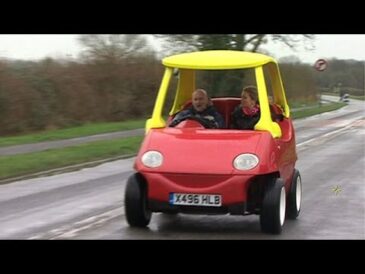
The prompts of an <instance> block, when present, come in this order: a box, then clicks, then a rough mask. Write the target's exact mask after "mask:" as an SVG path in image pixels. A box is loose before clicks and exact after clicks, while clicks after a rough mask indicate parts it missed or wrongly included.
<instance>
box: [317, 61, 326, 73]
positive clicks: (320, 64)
mask: <svg viewBox="0 0 365 274" xmlns="http://www.w3.org/2000/svg"><path fill="white" fill-rule="evenodd" d="M314 67H315V68H316V70H318V71H324V70H325V69H326V68H327V61H326V60H324V59H318V60H317V61H316V62H315V64H314Z"/></svg>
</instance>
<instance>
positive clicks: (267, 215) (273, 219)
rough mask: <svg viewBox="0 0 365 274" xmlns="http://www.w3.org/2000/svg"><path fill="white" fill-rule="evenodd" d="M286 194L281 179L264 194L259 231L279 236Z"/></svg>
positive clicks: (282, 223) (275, 181) (277, 179)
mask: <svg viewBox="0 0 365 274" xmlns="http://www.w3.org/2000/svg"><path fill="white" fill-rule="evenodd" d="M285 208H286V194H285V187H284V183H283V180H282V179H279V178H276V179H274V183H273V184H272V185H270V186H269V188H268V189H267V190H266V192H265V196H264V199H263V202H262V208H261V213H260V224H261V229H262V231H264V232H267V233H273V234H280V233H281V231H282V227H283V225H284V221H285Z"/></svg>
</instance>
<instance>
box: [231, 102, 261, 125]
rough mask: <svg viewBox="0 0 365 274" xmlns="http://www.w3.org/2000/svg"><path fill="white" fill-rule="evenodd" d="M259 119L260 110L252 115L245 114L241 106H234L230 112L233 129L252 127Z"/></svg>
mask: <svg viewBox="0 0 365 274" xmlns="http://www.w3.org/2000/svg"><path fill="white" fill-rule="evenodd" d="M259 120H260V111H259V112H257V113H256V114H254V115H252V116H248V115H245V114H244V113H243V111H242V106H241V105H238V106H236V107H235V109H234V110H233V112H232V114H231V128H234V129H254V126H255V125H256V123H257V122H258V121H259Z"/></svg>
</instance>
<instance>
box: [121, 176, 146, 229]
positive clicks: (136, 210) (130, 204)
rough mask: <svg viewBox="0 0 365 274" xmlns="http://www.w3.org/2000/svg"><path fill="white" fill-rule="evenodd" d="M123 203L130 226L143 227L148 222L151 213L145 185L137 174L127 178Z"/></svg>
mask: <svg viewBox="0 0 365 274" xmlns="http://www.w3.org/2000/svg"><path fill="white" fill-rule="evenodd" d="M124 205H125V216H126V218H127V222H128V224H129V225H130V226H136V227H145V226H147V225H148V224H149V223H150V220H151V215H152V213H151V211H150V210H149V209H148V206H147V185H146V182H145V181H144V180H143V178H142V177H141V176H140V175H139V174H133V175H132V176H130V177H129V178H128V181H127V187H126V191H125V197H124Z"/></svg>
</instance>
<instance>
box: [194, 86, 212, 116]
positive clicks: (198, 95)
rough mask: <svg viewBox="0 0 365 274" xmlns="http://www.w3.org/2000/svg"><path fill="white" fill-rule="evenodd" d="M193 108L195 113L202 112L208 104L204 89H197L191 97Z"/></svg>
mask: <svg viewBox="0 0 365 274" xmlns="http://www.w3.org/2000/svg"><path fill="white" fill-rule="evenodd" d="M192 103H193V107H194V108H195V110H196V111H198V112H201V111H204V110H205V109H206V108H207V107H208V104H209V99H208V94H207V92H206V91H205V90H204V89H197V90H195V91H194V92H193V95H192Z"/></svg>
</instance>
